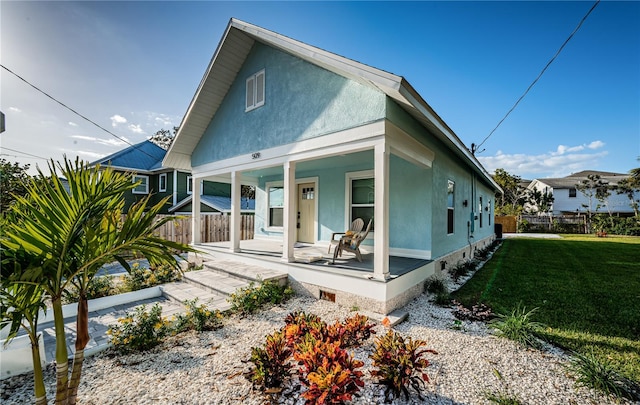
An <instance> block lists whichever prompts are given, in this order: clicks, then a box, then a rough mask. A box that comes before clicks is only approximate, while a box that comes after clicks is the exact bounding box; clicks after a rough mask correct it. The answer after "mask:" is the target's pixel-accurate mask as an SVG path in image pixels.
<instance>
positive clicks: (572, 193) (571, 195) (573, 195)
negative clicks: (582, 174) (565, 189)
mask: <svg viewBox="0 0 640 405" xmlns="http://www.w3.org/2000/svg"><path fill="white" fill-rule="evenodd" d="M569 198H576V189H575V187H571V188H570V189H569Z"/></svg>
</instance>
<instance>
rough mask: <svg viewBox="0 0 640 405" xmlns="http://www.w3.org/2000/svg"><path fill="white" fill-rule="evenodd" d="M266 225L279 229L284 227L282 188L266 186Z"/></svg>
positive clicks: (279, 186)
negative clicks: (267, 209) (267, 210)
mask: <svg viewBox="0 0 640 405" xmlns="http://www.w3.org/2000/svg"><path fill="white" fill-rule="evenodd" d="M267 198H268V206H269V212H268V218H267V219H268V221H269V222H268V224H267V226H269V227H278V228H281V227H282V226H283V225H284V187H283V186H281V185H277V186H276V185H273V186H270V185H267Z"/></svg>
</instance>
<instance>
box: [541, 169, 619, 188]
mask: <svg viewBox="0 0 640 405" xmlns="http://www.w3.org/2000/svg"><path fill="white" fill-rule="evenodd" d="M592 174H593V175H598V176H600V178H601V179H602V180H603V181H606V182H608V183H609V184H610V185H616V184H618V182H619V181H620V180H622V179H625V178H627V177H629V175H628V174H624V173H612V172H600V171H597V170H583V171H581V172H578V173H573V174H570V175H568V176H566V177H553V178H546V179H535V180H534V182H536V181H537V182H539V183H542V184H545V185H547V186H549V187H551V188H558V189H559V188H574V187H575V186H576V184H579V183H580V182H581V181H582V180H587V176H589V175H592ZM532 184H533V183H532Z"/></svg>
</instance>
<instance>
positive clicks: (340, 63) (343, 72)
mask: <svg viewBox="0 0 640 405" xmlns="http://www.w3.org/2000/svg"><path fill="white" fill-rule="evenodd" d="M255 41H258V42H261V43H263V44H265V45H267V46H270V47H273V48H276V49H278V50H281V51H283V52H286V53H288V54H290V55H293V56H296V57H298V58H300V59H303V60H305V61H307V62H309V63H312V64H314V65H316V66H319V67H322V68H324V69H326V70H329V71H331V72H333V73H335V74H338V75H340V76H343V77H346V78H348V79H351V80H354V81H357V82H359V83H361V84H363V85H366V86H370V87H373V88H377V89H379V90H380V91H382V92H383V93H385V94H386V95H387V96H389V97H390V98H392V99H393V100H395V101H396V102H397V103H398V105H400V106H401V107H402V108H403V109H404V110H406V111H407V112H408V113H409V114H411V115H412V116H413V117H414V118H415V119H416V120H418V122H420V123H421V124H422V125H423V126H424V127H425V128H427V129H428V130H429V131H430V132H431V133H433V134H434V135H435V136H436V137H437V138H438V139H440V140H441V141H442V142H444V144H445V145H446V146H447V147H449V148H450V149H451V150H452V151H453V152H454V154H456V155H457V156H458V157H459V158H461V159H462V160H463V161H465V162H467V163H469V164H470V165H471V167H473V168H474V170H475V171H476V172H477V173H479V174H480V175H481V176H482V177H484V179H485V180H486V181H487V182H488V183H489V184H491V185H493V187H494V188H495V189H496V190H501V189H500V186H499V185H498V184H497V183H496V182H495V181H494V180H493V178H492V177H491V176H490V175H489V173H487V171H486V170H485V169H484V167H483V166H482V165H481V164H480V162H479V161H478V160H477V159H476V157H475V156H473V154H472V153H471V152H470V151H469V149H467V147H466V146H465V145H464V144H463V143H462V141H461V140H460V139H459V138H458V137H457V136H456V135H455V134H454V132H453V131H452V130H451V129H450V128H449V127H448V126H447V124H445V122H444V121H443V120H442V119H441V118H440V117H439V116H438V115H437V114H436V113H435V111H433V109H432V108H431V107H430V106H429V105H428V104H427V103H426V102H425V101H424V100H423V99H422V97H421V96H420V95H419V94H418V93H417V92H416V91H415V90H414V88H413V87H412V86H411V85H410V84H409V83H408V82H407V81H406V80H405V79H404V78H403V77H401V76H397V75H394V74H392V73H388V72H385V71H383V70H380V69H376V68H374V67H371V66H367V65H365V64H362V63H360V62H356V61H354V60H351V59H347V58H345V57H342V56H340V55H336V54H334V53H331V52H327V51H325V50H323V49H320V48H316V47H313V46H311V45H307V44H305V43H303V42H300V41H296V40H294V39H291V38H288V37H286V36H284V35H280V34H278V33H276V32H273V31H269V30H266V29H264V28H261V27H258V26H255V25H252V24H249V23H246V22H243V21H240V20H237V19H234V18H232V19H231V20H230V21H229V25H228V26H227V29H226V31H225V33H224V35H223V36H222V39H221V40H220V43H219V44H218V47H217V49H216V51H215V53H214V54H213V58H212V59H211V62H210V63H209V66H208V68H207V70H206V72H205V74H204V76H203V78H202V80H201V81H200V85H199V86H198V89H197V90H196V93H195V95H194V97H193V99H192V100H191V104H190V105H189V108H188V109H187V112H186V114H185V116H184V118H183V120H182V123H181V124H180V129H179V130H178V133H177V135H176V138H175V139H174V142H173V144H172V145H171V147H170V148H169V151H168V153H167V156H166V158H165V160H164V164H165V165H166V166H169V167H175V168H178V169H183V170H191V154H192V152H193V150H194V149H195V147H196V145H197V144H198V142H199V140H200V137H201V136H202V134H203V133H204V132H205V130H206V128H207V126H208V125H209V123H210V122H211V120H212V118H213V117H214V116H215V114H216V112H217V110H218V108H219V107H220V105H221V104H222V101H223V100H224V98H225V96H226V94H227V91H228V90H229V88H230V87H231V85H232V83H233V82H234V80H235V78H236V75H237V74H238V72H239V71H240V69H241V67H242V65H243V64H244V61H245V59H246V57H247V55H248V54H249V51H250V50H251V47H252V46H253V44H254V43H255Z"/></svg>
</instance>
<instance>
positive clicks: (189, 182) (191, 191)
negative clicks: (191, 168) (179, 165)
mask: <svg viewBox="0 0 640 405" xmlns="http://www.w3.org/2000/svg"><path fill="white" fill-rule="evenodd" d="M189 184H191V190H189ZM203 191H204V183H203V180H202V179H200V195H202V194H203ZM187 194H189V195H191V194H193V176H187Z"/></svg>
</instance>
